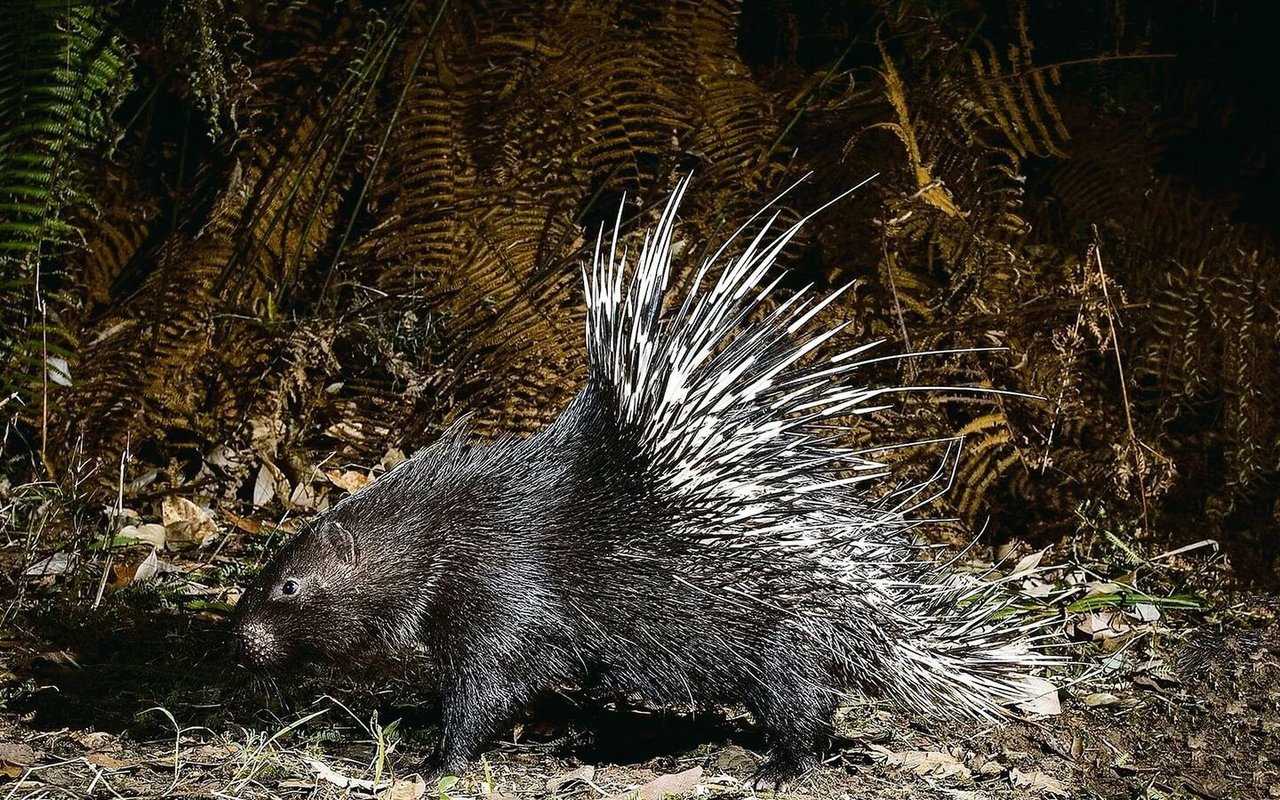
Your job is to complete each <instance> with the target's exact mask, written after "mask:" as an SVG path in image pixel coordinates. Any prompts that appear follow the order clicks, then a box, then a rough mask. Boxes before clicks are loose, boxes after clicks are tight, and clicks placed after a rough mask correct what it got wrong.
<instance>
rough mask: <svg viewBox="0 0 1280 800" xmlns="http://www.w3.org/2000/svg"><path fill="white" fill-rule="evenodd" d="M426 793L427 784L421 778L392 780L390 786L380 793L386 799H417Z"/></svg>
mask: <svg viewBox="0 0 1280 800" xmlns="http://www.w3.org/2000/svg"><path fill="white" fill-rule="evenodd" d="M426 793H427V784H426V783H425V782H424V781H423V780H422V779H421V778H417V777H415V778H413V779H412V780H407V781H392V782H391V786H390V787H389V788H388V789H387V790H386V792H384V793H383V794H380V795H379V797H385V798H387V799H388V800H418V798H420V797H422V796H423V795H425V794H426Z"/></svg>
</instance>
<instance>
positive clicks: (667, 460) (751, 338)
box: [236, 181, 1049, 783]
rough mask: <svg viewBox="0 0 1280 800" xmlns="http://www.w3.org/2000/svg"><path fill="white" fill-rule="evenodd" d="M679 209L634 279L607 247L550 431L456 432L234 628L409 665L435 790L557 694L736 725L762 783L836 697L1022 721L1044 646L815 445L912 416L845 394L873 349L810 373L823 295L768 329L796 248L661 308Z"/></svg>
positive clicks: (311, 539) (375, 496)
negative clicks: (429, 705) (1009, 709)
mask: <svg viewBox="0 0 1280 800" xmlns="http://www.w3.org/2000/svg"><path fill="white" fill-rule="evenodd" d="M686 186H687V181H683V182H681V184H680V186H679V187H678V188H677V191H676V192H675V194H674V195H673V198H672V200H671V201H670V202H669V204H668V205H667V206H666V208H665V209H664V210H663V212H662V216H661V219H660V220H659V222H658V226H657V228H656V229H655V230H654V231H653V232H652V233H651V235H650V236H649V237H647V238H646V239H645V242H644V245H643V247H642V248H641V250H640V253H639V254H638V256H636V257H635V258H634V260H632V259H630V258H628V257H627V255H626V254H625V253H623V252H621V251H619V248H618V246H617V242H616V240H615V242H614V243H613V246H611V247H610V246H602V245H598V246H597V252H596V256H595V259H594V262H593V263H592V264H591V265H590V268H589V269H588V270H586V274H585V276H584V277H585V280H586V289H587V292H586V294H587V307H588V320H587V349H588V361H589V367H590V369H589V376H588V379H587V381H586V383H585V385H584V386H583V388H582V390H581V391H580V392H579V393H578V394H577V395H576V397H575V398H574V400H573V401H572V402H571V403H570V405H569V406H568V408H566V409H565V411H564V412H563V413H562V414H561V415H560V416H559V417H558V418H557V419H556V421H555V422H553V423H552V424H551V425H550V426H548V427H547V428H545V429H543V430H542V431H540V432H539V433H537V434H535V435H534V436H532V437H529V438H527V439H504V440H499V441H497V442H495V443H491V444H487V445H484V446H477V447H474V448H467V447H464V446H463V444H462V432H461V430H460V429H458V428H457V427H455V428H454V429H452V430H451V431H450V432H449V433H447V434H446V435H445V436H444V437H442V439H441V440H439V441H437V442H436V443H435V444H433V445H431V446H430V447H428V448H426V449H425V450H424V451H422V452H421V453H419V454H416V455H415V456H414V457H413V458H411V459H409V460H408V461H406V462H404V463H403V464H401V465H400V466H398V467H397V468H396V469H394V470H392V471H391V472H389V473H388V474H387V475H384V476H383V477H382V478H380V479H379V480H377V481H375V482H374V483H373V484H372V485H371V486H369V487H367V488H365V489H364V490H362V491H360V492H357V493H356V494H354V495H352V496H350V497H348V498H346V499H344V500H343V501H342V502H340V503H338V504H337V505H335V506H334V508H333V509H332V510H331V511H330V512H328V513H327V514H325V515H324V516H323V517H321V518H320V519H318V520H316V521H314V522H312V523H311V524H310V525H308V526H307V527H306V528H305V529H304V530H303V531H302V532H301V533H299V534H298V535H297V537H295V538H294V539H293V540H292V541H291V542H290V543H288V544H287V545H286V546H285V547H284V548H283V549H282V550H281V551H280V552H279V553H278V554H277V555H276V556H275V557H274V558H273V559H272V560H271V561H270V562H269V563H268V564H267V566H266V567H265V568H264V570H263V571H262V573H261V575H260V576H259V578H258V579H257V581H255V583H254V584H253V585H252V586H251V587H250V588H249V589H248V591H247V592H246V593H245V595H244V597H243V598H242V599H241V601H240V603H239V607H238V610H237V621H236V626H237V638H238V640H239V642H240V646H241V650H242V653H243V655H244V658H245V660H247V661H248V662H249V663H250V664H251V665H253V666H256V667H260V668H265V669H269V670H280V669H283V668H286V667H288V666H289V665H293V664H299V663H315V662H320V661H322V662H328V663H332V664H335V665H336V666H338V667H340V668H342V669H344V670H346V671H351V670H352V668H358V667H359V666H360V665H361V664H363V663H364V662H366V661H367V660H369V658H370V657H371V656H372V655H375V654H379V653H412V652H415V651H416V652H417V653H418V654H420V655H422V656H425V658H424V661H425V662H426V663H427V664H429V665H430V667H431V668H432V669H433V670H434V672H435V678H436V679H437V680H436V682H437V684H439V685H437V687H436V688H437V689H438V690H439V691H440V694H441V699H442V707H443V709H442V710H443V713H444V716H443V719H442V727H441V745H440V752H439V753H438V756H437V758H438V763H435V764H433V765H432V768H433V769H435V768H437V767H438V768H441V769H445V770H457V769H461V768H464V767H465V766H466V765H467V764H468V763H469V762H470V760H472V759H474V758H475V757H476V755H478V753H479V752H480V751H481V750H482V749H483V747H484V745H485V744H486V742H488V741H490V740H491V739H492V737H493V736H494V735H495V734H496V733H497V732H498V730H499V729H500V727H501V725H502V724H503V723H504V722H505V721H506V720H509V719H510V718H511V716H512V715H513V714H514V713H515V712H516V711H517V710H518V709H519V708H520V707H522V706H523V705H524V704H525V703H526V702H527V701H529V700H531V699H532V698H533V697H534V696H536V694H537V693H538V692H540V691H545V690H547V689H551V688H553V687H555V686H558V685H563V684H565V683H574V682H596V683H601V684H603V685H604V688H606V689H610V690H612V691H614V692H616V693H618V694H622V695H627V694H638V695H640V696H643V697H645V698H646V699H648V700H651V701H653V702H655V703H658V704H663V705H677V704H681V703H685V702H719V701H728V702H734V703H739V702H740V703H742V704H744V705H745V706H746V707H747V708H748V709H749V710H750V711H751V713H752V715H753V716H754V717H755V718H756V720H757V722H758V723H759V724H760V725H761V727H762V728H763V729H764V734H765V739H766V742H767V743H768V744H769V747H770V751H771V760H770V761H769V762H768V763H767V764H766V765H765V766H764V767H762V775H763V777H764V778H766V779H767V780H766V783H768V782H775V783H776V782H779V781H781V780H784V779H788V778H790V777H794V776H795V775H797V774H799V773H801V772H803V771H805V770H807V769H809V768H812V767H813V766H814V765H816V763H817V753H818V752H819V751H820V750H821V748H822V741H823V740H824V737H825V736H826V734H827V731H828V730H829V727H830V722H831V719H832V715H833V712H834V709H835V705H836V702H837V700H838V698H839V697H841V696H843V694H844V692H846V691H847V690H855V691H858V692H861V693H863V694H870V695H876V696H880V697H885V698H887V699H890V700H893V701H896V702H897V703H898V704H900V705H902V706H904V707H907V708H913V709H916V710H921V711H926V712H930V713H933V714H940V715H945V716H964V717H967V718H976V719H992V718H998V717H999V716H1000V715H1001V714H1002V713H1004V712H1003V707H1004V706H1005V705H1006V704H1008V703H1013V702H1021V701H1022V700H1024V699H1026V698H1027V696H1028V688H1027V686H1028V685H1027V681H1026V678H1027V677H1028V674H1029V673H1028V670H1030V669H1033V668H1036V667H1039V666H1041V665H1044V664H1047V663H1049V662H1048V660H1046V659H1044V658H1042V657H1041V656H1039V655H1038V654H1036V653H1035V652H1034V651H1030V650H1028V649H1027V647H1026V646H1025V645H1026V643H1027V641H1028V636H1029V635H1030V634H1031V633H1033V632H1034V630H1035V625H1033V624H1030V623H1027V622H1026V621H1024V620H1022V619H1021V618H1020V617H1019V616H1018V615H1016V614H1013V615H1010V614H1007V613H1006V610H1007V609H1006V603H1005V601H1004V600H1003V599H1002V598H1001V596H1000V594H999V592H998V591H995V590H994V589H991V588H987V587H984V586H982V585H972V584H970V583H969V582H967V581H964V580H961V579H960V578H959V576H955V575H953V574H952V573H951V572H950V570H949V569H948V568H947V567H946V565H945V564H935V563H924V562H921V561H919V560H918V559H916V558H915V557H914V552H913V551H912V550H911V549H910V548H908V547H907V539H906V537H905V533H906V532H907V531H908V530H909V529H910V528H911V523H910V521H909V514H910V512H911V511H912V510H913V509H914V508H916V507H917V499H918V498H920V497H923V496H927V495H928V493H929V491H930V489H929V487H930V485H931V483H932V479H930V480H929V481H927V482H925V483H923V484H920V485H918V486H908V487H906V488H903V489H898V490H896V491H894V492H892V493H890V494H881V495H879V496H877V495H875V494H872V493H868V491H867V490H866V489H865V486H864V482H865V481H867V480H870V479H872V478H874V477H876V476H877V475H878V474H882V473H881V469H880V465H878V464H876V463H874V462H873V461H870V460H868V459H866V458H865V457H864V456H863V455H860V454H859V453H858V452H855V451H849V450H846V449H845V448H843V447H842V446H841V445H840V443H839V441H838V440H837V439H835V438H833V435H832V433H831V431H830V428H831V423H833V422H834V421H836V420H839V419H841V418H842V417H844V416H846V415H848V414H850V413H851V412H852V411H854V410H857V409H873V408H874V407H876V403H877V402H878V398H880V397H881V396H882V395H884V394H886V393H891V392H895V391H901V390H902V389H897V388H893V387H886V388H873V387H868V386H866V385H865V384H864V383H863V382H862V381H861V380H859V379H857V378H855V377H854V376H855V373H856V372H857V370H859V369H860V368H861V367H862V366H863V365H864V364H867V363H871V362H873V361H877V360H880V359H875V358H866V359H865V360H864V356H863V353H864V351H866V350H867V349H868V348H869V347H871V346H872V345H865V346H857V347H855V348H853V349H850V350H845V351H842V352H839V353H837V354H834V355H831V356H828V357H825V358H818V357H816V355H815V353H816V349H817V348H819V347H820V346H821V345H822V344H823V343H824V342H826V341H828V340H830V339H832V337H834V336H836V335H837V334H838V333H839V332H840V330H841V328H843V327H844V325H845V324H847V323H842V324H840V325H837V326H836V327H834V328H830V329H828V330H827V331H826V332H824V333H820V334H818V335H805V336H801V335H797V334H798V332H800V331H801V330H803V329H804V328H805V327H806V325H807V324H808V323H809V321H810V320H812V319H813V318H815V317H816V316H817V315H818V314H819V313H820V312H821V311H822V310H823V309H824V308H825V307H827V306H828V305H829V304H830V303H831V302H832V301H833V300H834V299H835V297H836V296H838V292H834V293H831V294H828V295H827V296H826V297H825V298H823V299H817V298H815V297H814V296H813V295H812V293H806V291H804V290H802V291H799V292H796V293H794V294H792V295H791V296H790V297H788V298H786V299H784V300H781V301H780V302H777V303H776V304H775V305H770V303H769V302H767V298H768V297H769V295H770V292H771V291H772V290H773V288H774V287H776V286H777V285H778V280H779V279H778V278H776V277H773V278H770V277H768V276H769V275H770V274H771V270H772V267H773V264H774V260H775V258H776V256H777V254H778V253H779V251H780V250H781V249H782V248H783V247H784V246H785V245H786V243H787V241H788V240H790V238H791V237H792V236H794V234H795V233H796V231H797V230H798V229H799V226H800V223H796V224H794V225H792V226H791V227H790V228H787V229H786V230H784V231H783V232H782V233H781V234H779V235H777V236H776V237H775V238H774V239H772V240H770V239H768V238H766V236H765V234H764V233H761V234H760V235H759V236H757V237H756V238H755V239H754V240H753V241H751V242H749V243H747V245H746V247H745V248H744V249H743V250H742V252H741V254H740V255H738V256H735V257H734V258H733V259H728V260H729V263H728V264H727V265H724V264H721V263H720V257H721V256H722V255H723V253H724V250H723V248H722V249H721V250H720V251H717V252H716V253H715V254H713V255H711V256H710V258H708V259H707V260H706V261H705V262H704V263H703V265H702V266H701V267H700V268H699V269H700V271H699V273H698V275H697V276H695V277H696V280H695V281H694V282H693V285H692V287H691V288H689V289H688V290H687V291H688V294H686V295H685V296H684V297H683V298H682V299H679V300H678V302H676V303H674V304H673V303H669V302H667V301H668V299H669V298H667V288H668V284H669V278H670V268H671V259H672V257H673V254H674V249H673V246H672V245H673V234H674V224H675V223H674V221H675V214H676V208H677V207H678V204H679V199H680V196H681V194H682V193H683V192H684V189H685V187H686ZM769 227H770V225H769V224H768V223H766V225H765V228H766V229H768V228H769ZM664 309H667V310H669V311H670V313H663V311H664ZM873 344H874V343H873ZM700 631H706V632H708V633H709V635H705V636H699V635H697V632H700Z"/></svg>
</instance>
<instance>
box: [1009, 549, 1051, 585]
mask: <svg viewBox="0 0 1280 800" xmlns="http://www.w3.org/2000/svg"><path fill="white" fill-rule="evenodd" d="M1046 552H1047V548H1046V549H1045V550H1040V551H1038V552H1035V553H1032V554H1031V555H1029V556H1024V557H1023V558H1022V560H1021V561H1019V562H1018V565H1017V566H1016V567H1014V568H1013V572H1010V573H1009V578H1010V579H1013V578H1023V577H1026V576H1028V575H1030V574H1031V573H1033V572H1035V570H1036V567H1038V566H1040V559H1042V558H1044V554H1045V553H1046Z"/></svg>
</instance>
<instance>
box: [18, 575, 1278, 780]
mask: <svg viewBox="0 0 1280 800" xmlns="http://www.w3.org/2000/svg"><path fill="white" fill-rule="evenodd" d="M153 583H155V582H153ZM56 597H57V595H56V593H49V594H47V595H44V596H42V595H40V594H39V593H38V592H37V593H31V594H28V595H26V596H25V598H24V600H23V602H22V603H21V604H18V605H16V606H11V608H10V613H9V615H8V617H7V622H6V623H5V624H4V626H3V628H0V683H2V690H3V695H2V697H3V701H4V705H3V710H2V711H0V797H3V798H5V800H8V799H9V798H46V797H48V798H53V797H102V798H108V797H112V798H114V797H162V796H163V797H219V798H227V797H235V798H330V797H334V798H336V797H370V796H374V795H375V794H376V795H377V796H380V797H389V798H412V797H423V796H425V797H432V798H436V797H448V798H467V797H493V798H504V797H505V798H517V797H518V798H548V797H557V798H566V800H568V799H569V798H600V797H619V798H621V797H631V796H637V797H653V798H657V797H661V796H670V797H724V798H737V797H752V796H761V797H769V796H773V797H778V798H796V799H798V798H853V797H857V798H908V797H912V798H924V797H939V798H943V797H945V798H983V797H989V798H999V797H1083V798H1087V797H1103V798H1182V797H1185V798H1254V797H1256V798H1262V797H1280V626H1278V625H1277V623H1276V617H1277V614H1280V599H1277V597H1275V596H1266V595H1256V594H1252V595H1251V594H1240V593H1237V594H1221V595H1219V596H1218V597H1217V598H1215V600H1214V603H1213V606H1214V608H1213V610H1212V611H1211V612H1209V613H1194V614H1192V613H1184V614H1181V615H1179V614H1178V613H1176V612H1175V613H1166V614H1164V615H1163V616H1162V617H1161V618H1160V619H1159V621H1157V622H1153V621H1151V620H1146V621H1145V622H1144V623H1142V624H1134V625H1132V626H1130V627H1129V628H1127V633H1126V634H1125V635H1124V636H1118V637H1115V638H1113V639H1110V640H1104V641H1103V642H1102V644H1101V645H1099V644H1098V643H1097V642H1090V643H1079V642H1077V643H1076V644H1072V645H1068V646H1069V647H1070V648H1071V651H1072V653H1073V654H1074V660H1075V661H1076V662H1078V663H1077V666H1076V668H1075V669H1073V670H1067V671H1065V672H1064V673H1063V674H1061V675H1059V676H1057V680H1058V681H1059V682H1060V683H1061V684H1062V685H1063V688H1062V689H1061V690H1060V692H1059V694H1060V699H1061V701H1062V711H1061V713H1059V714H1056V715H1052V716H1040V717H1037V718H1034V719H1027V720H1021V721H1016V722H1011V723H1009V724H1006V725H1003V726H994V727H982V726H975V725H955V724H939V723H937V722H931V721H928V720H923V719H912V718H909V717H905V716H903V715H901V714H897V713H894V712H893V711H892V710H890V709H887V708H884V707H881V706H878V705H876V704H873V703H869V702H867V703H862V704H859V705H857V706H855V707H853V708H849V709H846V710H844V711H843V712H842V714H841V717H840V720H839V726H838V728H839V737H838V738H837V740H836V741H834V742H833V744H832V748H831V750H830V752H829V753H828V758H827V761H826V763H825V764H824V766H823V767H822V768H821V769H820V770H819V771H817V772H816V773H815V774H812V775H810V776H807V777H806V778H805V779H804V780H802V781H800V782H798V783H797V784H796V785H795V786H792V787H787V788H786V789H785V790H784V791H779V792H777V793H776V794H773V793H770V792H758V793H753V792H752V791H751V790H749V789H748V788H746V780H747V778H748V776H749V775H750V774H751V772H752V771H753V770H754V769H755V768H756V766H757V765H758V764H759V763H760V760H761V749H762V748H761V741H760V739H759V736H758V735H757V733H756V731H755V729H754V728H753V726H752V724H751V720H750V718H749V717H748V716H746V715H745V714H742V713H738V712H736V711H734V710H732V709H711V710H702V711H700V712H698V713H680V712H676V711H662V710H655V709H648V708H643V707H627V706H619V705H617V704H605V703H601V702H599V701H596V700H592V699H589V698H585V697H582V696H580V695H575V694H572V693H565V694H562V695H556V696H553V697H549V698H547V699H546V700H545V701H544V702H541V703H539V704H538V705H537V706H536V707H534V708H531V709H529V710H528V712H527V714H526V715H525V717H524V718H523V721H522V722H521V723H520V724H518V725H516V726H515V727H514V728H513V729H512V731H511V732H510V734H509V738H508V740H507V741H506V742H504V743H500V744H497V745H495V746H494V748H493V749H492V750H491V751H490V752H488V753H487V754H486V755H485V757H484V759H483V761H482V762H481V763H479V764H477V765H476V766H475V767H474V768H473V769H472V770H470V771H469V772H468V773H467V774H464V775H461V776H458V780H457V781H456V783H452V784H450V783H449V782H448V779H446V783H445V784H442V785H433V786H426V785H425V784H423V783H422V782H421V781H420V780H418V779H416V778H415V776H414V775H413V771H414V768H415V766H416V765H417V764H418V763H420V760H421V759H422V758H423V757H424V756H425V754H426V753H427V752H428V750H429V748H430V744H431V741H432V735H433V730H432V720H433V711H432V709H431V707H430V702H429V698H422V697H419V694H418V692H416V691H415V689H414V687H413V686H412V684H411V683H409V682H406V681H405V680H403V679H400V678H394V679H388V680H383V681H380V682H378V683H375V684H373V686H374V688H369V686H364V687H360V686H351V685H347V684H343V683H341V682H335V681H333V680H329V679H326V678H325V677H324V676H317V677H311V678H307V679H305V680H303V679H299V680H296V681H295V680H289V681H278V682H277V683H275V684H274V685H266V686H260V685H254V682H253V681H250V680H249V679H248V678H247V676H246V674H245V673H244V672H243V671H241V670H240V669H239V668H237V667H235V666H233V661H232V659H231V658H230V655H229V648H228V647H227V644H228V643H227V636H226V619H225V617H226V614H225V610H223V609H220V608H219V607H217V606H216V604H213V605H200V607H199V608H197V609H193V608H191V607H190V605H189V604H188V605H185V606H184V605H181V604H178V605H175V604H174V603H173V602H172V596H171V595H165V594H164V593H163V592H160V591H157V590H156V589H155V587H151V588H147V589H139V588H138V587H134V588H132V589H129V590H125V591H121V592H118V593H116V594H113V595H112V594H109V595H108V596H107V597H106V598H105V600H104V601H102V602H101V603H100V604H99V606H98V608H96V609H93V610H88V611H86V610H85V607H86V606H85V605H84V604H82V605H80V606H79V607H78V610H77V609H68V607H67V605H66V604H65V603H64V602H58V601H57V600H56ZM90 605H91V604H90ZM1068 629H1071V628H1070V626H1068ZM1075 630H1076V631H1077V633H1078V631H1079V626H1077V627H1076V628H1075ZM637 790H638V793H637ZM664 792H665V793H666V794H665V795H664V794H663V793H664Z"/></svg>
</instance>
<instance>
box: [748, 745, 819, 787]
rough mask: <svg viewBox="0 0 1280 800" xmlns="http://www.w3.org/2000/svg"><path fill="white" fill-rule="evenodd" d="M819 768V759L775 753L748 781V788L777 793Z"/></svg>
mask: <svg viewBox="0 0 1280 800" xmlns="http://www.w3.org/2000/svg"><path fill="white" fill-rule="evenodd" d="M817 768H818V758H817V756H813V755H797V754H795V753H774V754H772V755H770V757H769V759H768V760H767V761H765V762H764V763H763V764H761V765H760V767H759V768H758V769H757V770H756V771H755V772H753V773H751V777H750V778H748V779H747V786H749V787H751V788H752V789H754V790H762V789H768V790H772V791H775V792H780V791H783V790H784V789H788V788H790V787H792V786H795V785H796V784H797V783H799V782H800V781H802V780H804V779H805V778H806V777H808V775H809V774H810V773H811V772H813V771H814V770H816V769H817Z"/></svg>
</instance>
